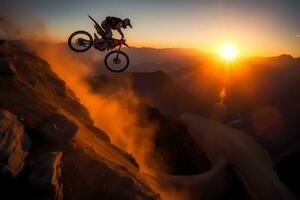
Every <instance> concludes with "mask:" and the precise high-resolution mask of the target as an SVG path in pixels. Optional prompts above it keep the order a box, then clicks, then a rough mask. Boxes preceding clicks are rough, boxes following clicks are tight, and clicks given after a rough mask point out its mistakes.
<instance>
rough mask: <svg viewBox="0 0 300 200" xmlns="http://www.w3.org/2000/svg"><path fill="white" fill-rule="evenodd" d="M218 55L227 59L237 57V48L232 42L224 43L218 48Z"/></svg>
mask: <svg viewBox="0 0 300 200" xmlns="http://www.w3.org/2000/svg"><path fill="white" fill-rule="evenodd" d="M220 55H221V57H222V58H224V59H225V60H227V61H230V60H233V59H235V58H236V57H237V48H236V47H235V46H234V45H232V44H224V45H223V46H222V47H221V49H220Z"/></svg>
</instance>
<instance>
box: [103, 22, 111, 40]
mask: <svg viewBox="0 0 300 200" xmlns="http://www.w3.org/2000/svg"><path fill="white" fill-rule="evenodd" d="M101 27H102V29H103V30H104V33H105V38H106V39H111V38H112V31H111V29H110V27H109V25H108V24H107V23H106V22H105V21H103V22H102V23H101Z"/></svg>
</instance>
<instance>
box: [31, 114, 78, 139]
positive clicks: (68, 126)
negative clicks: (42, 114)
mask: <svg viewBox="0 0 300 200" xmlns="http://www.w3.org/2000/svg"><path fill="white" fill-rule="evenodd" d="M37 130H38V132H39V133H40V134H41V137H42V138H43V139H44V140H45V141H47V142H49V143H55V144H59V143H63V142H65V141H67V140H68V139H70V138H72V137H73V136H74V135H75V134H76V132H77V130H78V126H77V125H76V124H75V123H74V122H72V121H70V120H69V119H68V118H66V117H65V116H63V115H60V114H55V115H52V116H50V117H48V118H46V119H45V120H44V121H43V122H42V123H41V124H40V125H38V127H37Z"/></svg>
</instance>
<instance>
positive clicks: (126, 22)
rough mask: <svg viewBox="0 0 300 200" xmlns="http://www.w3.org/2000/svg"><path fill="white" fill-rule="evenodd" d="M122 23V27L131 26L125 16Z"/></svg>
mask: <svg viewBox="0 0 300 200" xmlns="http://www.w3.org/2000/svg"><path fill="white" fill-rule="evenodd" d="M123 24H124V27H127V26H129V27H130V28H132V26H131V22H130V19H128V18H125V19H124V20H123Z"/></svg>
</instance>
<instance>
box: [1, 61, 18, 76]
mask: <svg viewBox="0 0 300 200" xmlns="http://www.w3.org/2000/svg"><path fill="white" fill-rule="evenodd" d="M16 73H17V71H16V68H15V65H14V63H13V62H12V61H11V60H9V59H7V58H2V57H0V76H14V75H16Z"/></svg>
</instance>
